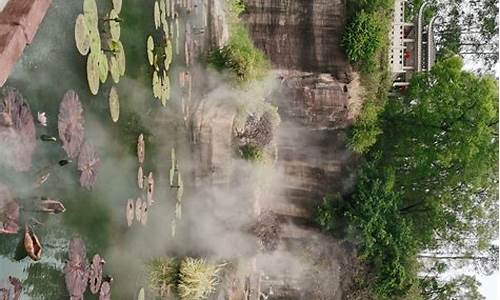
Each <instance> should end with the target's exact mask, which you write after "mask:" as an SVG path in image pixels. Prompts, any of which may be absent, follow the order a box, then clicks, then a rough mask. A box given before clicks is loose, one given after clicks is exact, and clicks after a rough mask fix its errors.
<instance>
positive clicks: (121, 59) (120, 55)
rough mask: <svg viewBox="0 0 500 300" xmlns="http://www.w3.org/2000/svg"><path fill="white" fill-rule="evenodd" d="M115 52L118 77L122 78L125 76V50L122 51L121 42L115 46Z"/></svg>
mask: <svg viewBox="0 0 500 300" xmlns="http://www.w3.org/2000/svg"><path fill="white" fill-rule="evenodd" d="M116 48H117V51H116V54H115V55H116V60H117V62H118V69H119V70H120V75H121V76H123V75H125V68H126V65H125V50H124V49H123V44H122V42H120V41H118V42H117V45H116Z"/></svg>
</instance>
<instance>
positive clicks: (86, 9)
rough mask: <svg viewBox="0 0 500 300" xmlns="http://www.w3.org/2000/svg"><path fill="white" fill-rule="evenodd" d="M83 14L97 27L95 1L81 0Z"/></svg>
mask: <svg viewBox="0 0 500 300" xmlns="http://www.w3.org/2000/svg"><path fill="white" fill-rule="evenodd" d="M83 14H84V15H85V16H86V17H87V18H88V20H89V21H91V24H94V25H95V26H96V27H97V21H98V17H99V16H98V14H97V3H96V1H95V0H83Z"/></svg>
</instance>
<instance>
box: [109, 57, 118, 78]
mask: <svg viewBox="0 0 500 300" xmlns="http://www.w3.org/2000/svg"><path fill="white" fill-rule="evenodd" d="M108 63H109V72H110V73H111V78H113V81H114V82H115V83H118V82H120V68H119V67H118V61H117V60H116V57H115V56H114V55H110V56H109V57H108Z"/></svg>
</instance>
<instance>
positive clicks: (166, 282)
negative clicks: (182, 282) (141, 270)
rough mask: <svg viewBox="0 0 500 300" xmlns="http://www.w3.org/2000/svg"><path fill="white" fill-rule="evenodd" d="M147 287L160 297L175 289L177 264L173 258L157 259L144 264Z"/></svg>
mask: <svg viewBox="0 0 500 300" xmlns="http://www.w3.org/2000/svg"><path fill="white" fill-rule="evenodd" d="M146 269H147V274H148V279H149V285H150V287H151V289H152V290H154V291H156V292H157V293H158V294H159V295H160V296H163V295H164V294H165V293H168V290H169V289H173V288H175V285H176V284H177V274H178V272H179V262H178V260H176V259H174V258H157V259H153V260H151V261H149V262H147V263H146Z"/></svg>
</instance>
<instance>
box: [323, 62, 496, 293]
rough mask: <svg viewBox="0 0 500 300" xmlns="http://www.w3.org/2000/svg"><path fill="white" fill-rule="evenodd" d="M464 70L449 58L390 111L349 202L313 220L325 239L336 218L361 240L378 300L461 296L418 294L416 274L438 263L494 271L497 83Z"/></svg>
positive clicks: (385, 112)
mask: <svg viewBox="0 0 500 300" xmlns="http://www.w3.org/2000/svg"><path fill="white" fill-rule="evenodd" d="M462 67H463V63H462V59H461V58H460V57H459V56H457V55H451V54H449V55H448V56H446V57H443V58H442V59H441V60H440V61H439V62H437V63H436V64H435V66H434V67H433V68H432V70H431V71H430V72H425V73H420V74H417V75H415V76H414V77H413V78H412V81H411V84H410V87H409V89H408V90H407V92H406V93H405V94H404V95H401V96H396V97H394V98H392V99H391V100H390V101H388V102H387V103H386V104H385V109H384V110H383V111H382V112H381V119H380V120H379V121H378V126H379V128H380V130H381V132H382V133H380V132H378V133H377V134H379V137H378V139H377V141H376V143H375V144H374V145H373V146H372V147H371V148H369V151H368V152H367V154H366V160H367V162H366V163H365V165H364V166H363V167H362V168H361V171H360V172H359V177H358V181H357V184H356V186H355V191H354V193H353V194H352V195H351V196H350V197H349V199H345V200H346V201H335V202H334V203H329V204H328V205H322V206H321V208H320V209H319V210H318V212H319V213H320V214H321V216H322V217H321V218H319V220H320V221H323V223H322V222H320V224H321V225H322V226H324V227H325V229H327V230H329V229H331V226H332V225H331V224H330V220H334V219H335V217H336V218H347V220H348V221H349V224H350V226H352V227H353V228H354V229H355V230H356V231H357V232H358V233H359V235H360V237H361V239H360V249H361V255H362V258H364V259H366V261H367V262H369V263H370V265H371V267H372V270H373V274H374V279H373V280H371V281H370V287H371V291H372V293H373V294H374V295H375V296H377V297H378V298H383V299H387V298H390V297H396V296H401V295H404V294H406V293H407V292H408V291H409V290H411V289H414V288H415V287H416V286H418V287H419V288H420V294H421V296H423V297H424V298H425V296H426V295H429V293H431V292H432V291H429V288H430V287H435V289H441V288H443V291H444V290H447V291H448V292H449V293H450V294H453V295H460V293H462V292H463V293H465V292H464V291H463V289H462V290H460V291H457V289H460V288H457V287H456V284H452V283H453V282H451V283H445V282H440V283H439V284H438V283H437V281H436V282H431V283H426V284H427V285H426V286H425V287H424V286H423V285H422V284H423V283H422V282H421V280H420V279H418V276H419V275H418V272H417V271H418V270H420V271H421V272H426V271H425V270H426V269H428V268H429V265H432V264H433V263H434V264H435V263H437V262H440V263H444V264H445V265H446V266H447V268H448V269H450V268H451V269H453V268H455V269H460V268H463V267H464V266H472V267H474V268H475V269H476V270H477V271H479V272H483V273H485V274H488V273H491V272H492V270H495V269H498V258H497V259H495V257H497V256H498V247H497V246H496V247H495V246H492V245H491V241H492V240H494V239H495V237H496V236H497V234H498V178H497V173H498V82H497V80H496V79H495V78H493V77H490V76H478V75H476V74H474V73H471V72H468V71H464V70H462ZM368 108H369V109H368V110H365V112H364V113H365V114H367V115H366V116H364V118H365V119H366V120H367V122H368V123H370V122H371V121H370V119H372V118H373V116H372V115H373V114H374V113H373V112H372V113H370V109H371V108H370V107H368ZM359 139H360V141H363V140H365V139H366V137H359ZM371 142H372V141H371V140H369V141H368V142H367V143H371ZM356 145H361V144H360V143H356ZM363 150H366V149H363ZM332 214H333V216H332ZM422 252H424V253H426V254H425V255H422V254H421V253H422ZM442 272H444V271H442ZM466 279H467V278H466ZM436 280H437V279H436ZM467 280H469V279H467ZM419 282H420V283H419ZM468 282H469V283H471V282H473V281H471V280H469V281H468ZM452 287H453V289H455V290H452ZM469 287H470V286H469ZM434 292H436V291H433V292H432V293H434ZM448 292H447V293H448ZM469 292H470V293H474V287H470V291H469ZM436 299H440V298H436Z"/></svg>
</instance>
